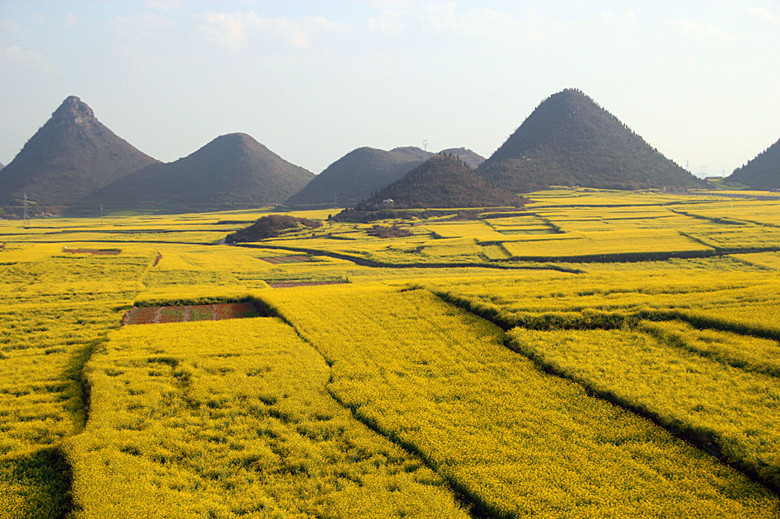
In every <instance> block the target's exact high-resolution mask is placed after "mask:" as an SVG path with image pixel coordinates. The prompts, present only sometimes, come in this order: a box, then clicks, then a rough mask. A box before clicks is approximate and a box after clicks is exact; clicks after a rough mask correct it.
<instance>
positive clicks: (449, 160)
mask: <svg viewBox="0 0 780 519" xmlns="http://www.w3.org/2000/svg"><path fill="white" fill-rule="evenodd" d="M519 205H521V201H520V199H519V198H518V197H517V196H516V195H514V194H513V193H511V192H509V191H506V190H504V189H501V188H498V187H493V186H491V185H490V184H489V183H488V181H487V180H486V179H485V178H484V177H482V176H480V175H479V174H477V173H476V172H475V171H474V170H473V169H471V168H470V167H469V166H467V165H466V164H465V163H464V162H463V161H461V160H460V159H458V158H456V157H452V156H448V155H442V154H439V155H435V156H434V157H432V158H430V159H428V160H427V161H425V162H423V163H422V164H420V165H419V166H417V167H416V168H414V169H413V170H412V171H410V172H409V173H407V174H406V175H404V176H403V177H402V178H401V179H400V180H397V181H396V182H393V183H392V184H390V185H389V186H387V187H385V188H383V189H380V190H379V191H378V192H377V193H376V194H374V195H373V196H371V197H370V198H368V199H367V200H365V201H363V202H361V203H360V204H358V205H357V206H355V210H356V211H373V210H377V209H380V208H383V207H390V208H397V209H411V208H428V207H456V208H469V207H498V206H519Z"/></svg>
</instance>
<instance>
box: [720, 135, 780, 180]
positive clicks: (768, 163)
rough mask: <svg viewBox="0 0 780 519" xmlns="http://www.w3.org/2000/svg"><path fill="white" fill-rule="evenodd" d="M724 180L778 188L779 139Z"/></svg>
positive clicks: (779, 175)
mask: <svg viewBox="0 0 780 519" xmlns="http://www.w3.org/2000/svg"><path fill="white" fill-rule="evenodd" d="M726 182H731V183H737V184H742V185H745V186H748V187H750V188H752V189H764V190H767V191H776V190H778V189H780V139H779V140H778V141H777V142H776V143H774V144H773V145H771V146H770V147H769V148H767V149H765V150H764V151H762V152H761V153H759V154H758V155H757V156H756V157H755V158H753V159H751V160H750V161H748V163H747V164H745V165H744V166H742V167H739V168H737V169H735V170H734V172H733V173H732V174H731V175H729V176H728V178H726Z"/></svg>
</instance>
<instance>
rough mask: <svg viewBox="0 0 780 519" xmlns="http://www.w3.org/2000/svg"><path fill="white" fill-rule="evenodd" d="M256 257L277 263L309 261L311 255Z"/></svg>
mask: <svg viewBox="0 0 780 519" xmlns="http://www.w3.org/2000/svg"><path fill="white" fill-rule="evenodd" d="M257 259H261V260H263V261H267V262H268V263H273V264H274V265H279V264H280V263H303V262H306V261H311V257H309V256H269V257H266V258H257Z"/></svg>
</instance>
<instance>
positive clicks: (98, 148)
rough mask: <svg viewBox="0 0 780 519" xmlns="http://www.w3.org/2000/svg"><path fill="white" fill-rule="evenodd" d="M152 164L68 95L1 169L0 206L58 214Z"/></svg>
mask: <svg viewBox="0 0 780 519" xmlns="http://www.w3.org/2000/svg"><path fill="white" fill-rule="evenodd" d="M156 162H157V161H156V160H155V159H153V158H151V157H149V156H148V155H146V154H144V153H142V152H140V151H139V150H137V149H136V148H134V147H133V146H131V145H130V144H128V143H127V142H126V141H125V140H123V139H121V138H120V137H118V136H117V135H116V134H114V132H112V131H111V130H109V129H108V128H107V127H106V126H104V125H103V124H102V123H101V122H100V121H98V119H97V118H96V117H95V114H94V113H93V111H92V109H91V108H90V107H89V106H87V105H86V104H85V103H83V102H82V101H81V100H80V99H79V98H78V97H75V96H70V97H68V98H67V99H65V101H63V103H62V104H61V105H60V107H59V108H57V110H56V111H55V112H54V113H53V114H52V116H51V118H50V119H49V120H48V121H47V122H46V124H44V125H43V127H41V128H40V129H39V130H38V131H37V132H36V133H35V135H33V136H32V138H30V140H29V141H27V144H25V145H24V147H23V148H22V150H21V151H20V152H19V153H18V154H17V155H16V157H15V158H14V160H13V161H11V163H10V164H8V165H7V166H6V167H4V168H2V170H0V206H3V208H4V209H5V211H6V212H7V213H8V214H19V213H20V212H21V210H22V209H21V207H22V201H23V199H24V195H25V193H26V194H27V198H28V199H29V200H30V211H31V213H32V214H36V213H59V212H61V210H62V209H63V208H64V207H67V206H69V205H71V204H73V203H74V202H76V201H77V200H79V199H80V198H82V197H84V196H85V195H88V194H89V193H91V192H92V191H94V190H95V189H98V188H100V187H103V186H106V185H108V184H109V183H111V182H113V181H115V180H117V179H119V178H121V177H123V176H124V175H127V174H128V173H131V172H133V171H136V170H138V169H140V168H142V167H145V166H148V165H150V164H154V163H156Z"/></svg>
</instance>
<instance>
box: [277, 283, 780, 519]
mask: <svg viewBox="0 0 780 519" xmlns="http://www.w3.org/2000/svg"><path fill="white" fill-rule="evenodd" d="M263 299H264V300H265V301H266V302H267V303H268V304H269V305H271V306H272V307H273V308H275V309H276V310H277V311H278V312H279V314H280V315H281V316H282V317H283V318H284V319H285V320H287V321H288V322H290V323H292V324H293V325H294V326H295V328H296V329H297V331H298V332H299V334H300V335H301V336H302V337H304V338H305V339H306V340H307V341H309V342H310V343H311V344H312V345H313V346H314V347H315V348H317V349H318V350H319V351H320V352H321V353H322V354H323V356H324V357H325V359H326V361H327V362H328V363H329V364H330V365H331V367H332V381H331V383H330V384H329V386H328V389H329V391H330V392H331V394H333V395H334V397H335V398H336V399H337V400H339V401H340V402H342V403H343V404H344V405H346V406H347V407H349V408H350V409H352V411H353V413H354V414H355V416H357V417H359V418H360V419H361V420H363V421H364V422H365V423H366V424H368V425H370V426H371V427H372V428H374V429H375V430H377V431H381V432H382V433H383V434H384V435H386V436H387V437H388V438H391V439H393V440H394V441H396V442H398V443H399V444H400V445H403V446H404V447H406V448H407V449H409V450H411V451H413V452H417V453H419V454H420V456H422V457H423V458H424V459H425V460H426V461H427V463H428V464H429V466H431V467H434V468H435V469H436V470H437V471H438V472H439V474H441V475H442V476H444V477H445V478H446V479H447V480H448V481H449V482H450V484H451V485H452V486H453V487H454V488H456V489H458V490H459V491H460V492H462V493H463V494H464V495H465V496H467V497H468V498H469V499H470V500H471V501H472V502H474V503H477V504H478V505H479V507H480V508H481V509H482V510H485V511H486V512H487V514H488V515H489V516H492V517H524V516H529V515H539V516H546V517H594V518H595V517H679V518H686V519H687V518H690V517H737V516H741V515H744V516H750V517H776V516H777V514H778V512H780V502H779V501H778V498H777V496H775V495H774V494H773V493H772V492H771V491H769V490H767V489H765V488H764V487H762V486H761V485H759V484H756V483H753V482H751V481H750V480H749V479H748V478H747V477H745V476H744V475H743V474H741V473H739V472H738V471H736V470H734V469H733V468H731V467H728V466H726V465H724V464H722V463H720V462H718V461H717V460H715V459H714V458H712V457H711V456H709V455H707V454H705V453H703V452H701V451H700V450H697V449H696V448H694V447H692V446H691V445H689V444H688V443H686V442H684V441H682V440H680V439H678V438H676V437H674V436H673V435H672V434H670V433H669V432H667V431H666V430H664V429H663V428H661V427H658V426H657V425H655V424H653V423H652V422H651V421H649V420H647V419H644V418H642V417H640V416H637V415H636V414H634V413H632V412H629V411H626V410H625V409H622V408H620V407H617V406H615V405H613V404H611V403H609V402H606V401H604V400H603V399H600V398H596V397H593V396H589V395H588V393H587V392H586V391H585V390H584V389H583V388H582V386H580V385H579V384H576V383H573V382H571V381H568V380H564V379H562V378H560V377H556V376H552V375H549V374H546V373H544V372H542V371H541V370H539V369H538V367H537V366H536V364H535V363H534V362H533V361H531V360H529V359H528V358H526V357H524V356H522V355H519V354H517V353H515V352H512V351H510V350H509V349H507V348H506V347H505V345H504V340H505V335H504V332H503V331H502V330H501V329H500V328H498V327H497V326H495V325H493V324H491V323H489V322H487V321H484V320H483V319H480V318H478V317H476V316H474V315H472V314H470V313H468V312H466V311H464V310H461V309H459V308H456V307H454V306H452V305H450V304H447V303H445V302H444V301H442V300H441V299H439V298H437V297H436V296H434V295H433V294H431V293H430V292H427V291H424V290H411V291H404V292H400V291H398V290H397V289H392V288H386V289H382V288H377V287H361V286H358V285H345V286H340V287H320V288H318V289H316V290H312V289H306V288H299V289H290V290H284V291H281V290H280V291H270V292H264V293H263Z"/></svg>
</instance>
